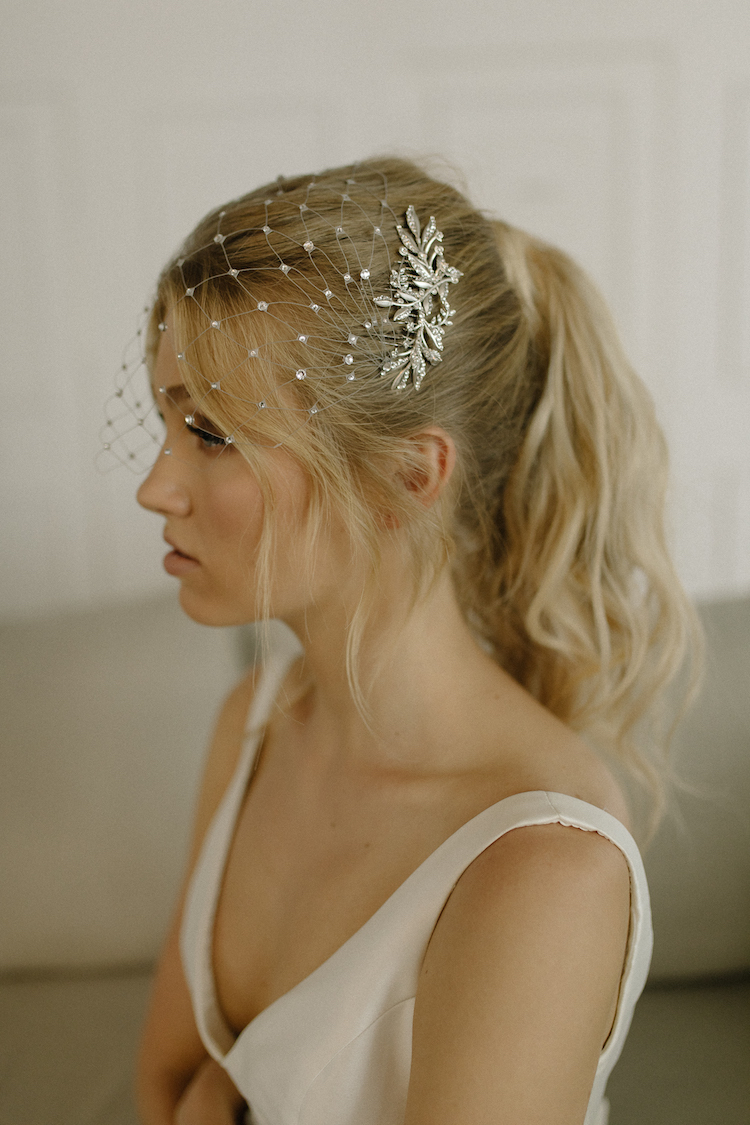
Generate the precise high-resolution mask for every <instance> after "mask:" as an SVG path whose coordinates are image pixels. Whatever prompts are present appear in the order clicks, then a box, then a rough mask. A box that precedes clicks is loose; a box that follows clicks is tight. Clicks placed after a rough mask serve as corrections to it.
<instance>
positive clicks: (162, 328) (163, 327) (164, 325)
mask: <svg viewBox="0 0 750 1125" xmlns="http://www.w3.org/2000/svg"><path fill="white" fill-rule="evenodd" d="M159 331H160V332H166V331H167V326H166V324H165V323H164V321H163V320H162V321H161V323H160V324H159Z"/></svg>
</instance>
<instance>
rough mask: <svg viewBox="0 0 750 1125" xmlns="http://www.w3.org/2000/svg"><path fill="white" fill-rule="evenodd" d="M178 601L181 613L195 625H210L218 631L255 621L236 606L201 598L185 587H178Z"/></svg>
mask: <svg viewBox="0 0 750 1125" xmlns="http://www.w3.org/2000/svg"><path fill="white" fill-rule="evenodd" d="M179 600H180V608H181V609H182V612H183V613H185V614H186V615H187V616H188V617H189V618H190V619H191V621H195V623H196V624H197V625H210V626H212V627H213V628H216V629H219V628H222V627H227V626H231V625H248V624H249V623H250V622H251V621H254V620H255V617H253V616H252V614H251V613H244V612H243V611H242V610H240V609H239V608H238V607H237V606H227V605H223V604H222V603H221V602H218V601H213V600H210V599H208V598H202V597H200V595H198V594H196V593H195V592H194V591H193V590H189V589H186V588H185V586H181V587H180V595H179Z"/></svg>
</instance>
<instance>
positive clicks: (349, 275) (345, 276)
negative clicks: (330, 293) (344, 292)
mask: <svg viewBox="0 0 750 1125" xmlns="http://www.w3.org/2000/svg"><path fill="white" fill-rule="evenodd" d="M351 280H352V275H351V274H350V273H345V274H344V284H345V285H348V284H349V282H350V281H351Z"/></svg>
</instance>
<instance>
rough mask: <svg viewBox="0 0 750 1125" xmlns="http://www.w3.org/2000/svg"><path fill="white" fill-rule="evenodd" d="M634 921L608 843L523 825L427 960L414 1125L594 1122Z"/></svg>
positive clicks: (414, 1076) (484, 859)
mask: <svg viewBox="0 0 750 1125" xmlns="http://www.w3.org/2000/svg"><path fill="white" fill-rule="evenodd" d="M629 916H630V880H629V872H628V868H627V863H626V861H625V859H624V857H623V856H622V854H621V853H620V851H619V850H618V849H617V848H616V847H615V846H614V845H613V844H611V843H610V842H609V841H607V840H605V839H604V838H603V837H601V836H598V835H597V834H596V833H593V832H584V831H581V830H580V829H576V828H568V827H563V826H561V825H557V824H553V825H540V826H535V827H528V828H518V829H514V830H513V831H512V832H509V833H508V834H507V835H506V836H503V837H501V839H499V840H497V841H496V842H495V843H494V844H492V845H491V846H490V847H489V848H488V849H487V850H486V851H485V852H483V853H482V855H481V856H479V857H478V859H477V860H475V862H474V863H473V864H471V866H470V867H469V868H468V869H467V871H466V872H464V874H463V875H462V877H461V879H460V880H459V881H458V883H457V885H456V887H455V889H454V891H453V893H452V895H451V897H450V899H449V900H448V902H447V904H446V906H445V909H444V911H443V913H442V915H441V917H440V919H439V921H438V924H437V926H436V928H435V931H434V933H433V936H432V939H431V941H430V944H429V947H428V949H427V953H426V955H425V960H424V964H423V966H422V973H421V977H420V982H419V987H418V990H417V999H416V1007H415V1012H414V1039H413V1050H412V1072H411V1080H410V1084H409V1096H408V1101H407V1110H406V1119H405V1125H489V1123H490V1122H492V1123H497V1122H503V1123H505V1125H515V1123H517V1122H518V1123H521V1122H523V1125H581V1122H582V1121H583V1119H584V1116H585V1113H586V1106H587V1104H588V1099H589V1096H590V1092H591V1086H592V1083H593V1079H594V1074H595V1071H596V1066H597V1062H598V1059H599V1054H600V1051H601V1049H602V1046H603V1044H604V1042H605V1041H606V1039H607V1036H608V1034H609V1032H610V1029H611V1027H612V1022H613V1019H614V1015H615V1012H616V1008H617V997H618V992H619V984H620V977H621V974H622V969H623V962H624V957H625V950H626V946H627V936H628V925H629Z"/></svg>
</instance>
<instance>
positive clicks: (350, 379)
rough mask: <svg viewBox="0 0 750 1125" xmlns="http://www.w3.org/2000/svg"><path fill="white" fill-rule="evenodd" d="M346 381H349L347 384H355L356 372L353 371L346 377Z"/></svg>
mask: <svg viewBox="0 0 750 1125" xmlns="http://www.w3.org/2000/svg"><path fill="white" fill-rule="evenodd" d="M346 381H347V383H353V382H354V372H353V371H350V372H349V374H348V375H347V377H346Z"/></svg>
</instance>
